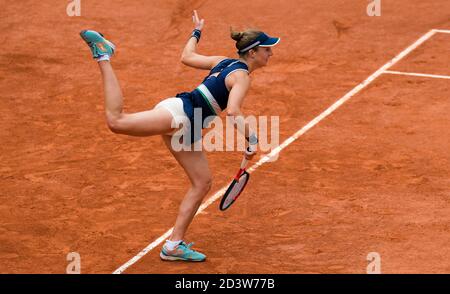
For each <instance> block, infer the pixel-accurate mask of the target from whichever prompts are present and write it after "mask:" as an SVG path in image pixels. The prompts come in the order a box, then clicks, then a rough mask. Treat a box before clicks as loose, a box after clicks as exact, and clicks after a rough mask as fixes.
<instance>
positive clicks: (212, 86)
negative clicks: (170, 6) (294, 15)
mask: <svg viewBox="0 0 450 294" xmlns="http://www.w3.org/2000/svg"><path fill="white" fill-rule="evenodd" d="M193 22H194V25H195V29H194V31H193V32H192V34H191V36H190V38H189V40H188V42H187V44H186V46H185V48H184V50H183V53H182V57H181V62H182V63H183V64H185V65H187V66H190V67H193V68H197V69H203V70H209V71H210V73H209V74H208V76H207V77H206V78H205V80H204V81H203V82H202V83H201V84H200V86H198V87H197V88H196V89H195V90H193V91H192V92H185V93H180V94H177V95H176V97H173V98H168V99H165V100H163V101H161V102H160V103H158V104H157V105H156V106H155V108H154V109H152V110H148V111H143V112H138V113H124V112H123V97H122V91H121V89H120V86H119V82H118V80H117V78H116V76H115V74H114V71H113V68H112V66H111V63H110V58H111V57H112V56H113V55H114V51H115V50H116V47H115V46H114V44H113V43H111V42H110V41H108V40H106V39H105V38H104V36H103V35H102V34H100V33H98V32H96V31H90V30H85V31H82V32H81V33H80V35H81V37H82V38H83V39H84V40H85V41H86V43H87V44H88V45H89V47H90V49H91V51H92V54H93V57H94V59H95V60H96V61H98V64H99V67H100V71H101V74H102V78H103V87H104V95H105V111H106V121H107V124H108V127H109V128H110V129H111V131H112V132H114V133H117V134H124V135H129V136H142V137H144V136H154V135H162V138H163V140H164V143H165V144H166V146H167V148H168V149H169V150H170V152H171V153H172V154H173V156H174V157H175V158H176V160H177V161H178V163H179V164H180V165H181V167H183V169H184V170H185V172H186V174H187V176H188V177H189V180H190V182H191V187H190V189H189V190H188V192H187V194H186V195H185V197H184V199H183V201H182V202H181V205H180V208H179V214H178V216H177V219H176V222H175V226H174V230H173V233H172V235H171V236H170V237H169V239H168V240H167V241H166V243H165V244H164V246H163V247H162V250H161V253H160V257H161V259H163V260H184V261H204V260H205V259H206V256H205V255H204V254H202V253H200V252H198V251H195V250H193V249H192V245H193V243H191V244H187V243H186V242H185V241H184V236H185V233H186V231H187V228H188V226H189V224H190V223H191V221H192V219H193V217H194V215H195V213H196V212H197V210H198V208H199V207H200V204H201V202H202V200H203V198H204V197H205V196H206V194H207V193H208V191H209V190H210V189H211V181H212V177H211V172H210V170H209V167H208V162H207V159H206V156H205V154H204V151H186V150H181V151H175V150H174V148H173V145H172V144H171V143H172V139H173V138H172V137H173V136H176V134H179V133H180V130H185V131H184V132H182V136H181V137H180V141H181V142H182V143H183V144H193V143H194V142H196V141H198V140H200V139H201V132H200V136H198V135H195V133H196V132H194V131H193V129H194V127H193V126H194V125H195V121H194V118H195V116H194V109H196V108H197V109H200V110H201V111H202V112H201V120H202V121H201V122H200V125H201V126H203V125H204V124H203V123H204V121H205V120H206V119H208V118H209V117H212V116H216V115H219V114H220V113H222V112H223V111H225V110H226V115H227V116H232V117H234V118H235V120H236V121H237V126H236V127H237V128H238V129H239V130H244V132H245V136H246V138H247V141H248V142H247V143H246V144H247V147H246V148H247V149H246V150H247V151H246V157H247V159H249V160H250V159H251V158H252V157H253V156H254V154H255V150H256V148H255V146H256V144H257V137H256V134H255V133H254V132H252V131H251V130H250V128H249V126H248V124H247V123H246V122H245V120H244V114H243V113H242V111H241V105H242V103H243V100H244V98H245V96H246V93H247V91H248V89H249V87H250V77H249V74H250V73H251V72H253V71H255V70H256V69H258V68H261V67H263V66H265V65H266V64H267V62H268V60H269V58H270V57H271V56H272V49H271V47H272V46H274V45H276V44H277V43H278V42H279V41H280V39H279V38H271V37H269V36H267V35H266V34H265V33H263V32H260V31H256V30H246V31H244V32H231V37H232V39H233V40H235V41H236V48H237V49H238V50H239V51H238V54H239V58H238V59H231V58H228V57H225V56H204V55H200V54H198V53H197V52H196V51H197V50H196V49H197V44H198V42H199V41H200V37H201V32H202V29H203V26H204V20H203V19H202V20H200V19H199V17H198V15H197V12H196V11H194V14H193ZM197 124H198V122H197ZM181 126H182V127H181ZM185 126H190V129H186V128H185V129H183V128H184V127H185Z"/></svg>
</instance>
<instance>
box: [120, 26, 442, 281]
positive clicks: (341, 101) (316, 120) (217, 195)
mask: <svg viewBox="0 0 450 294" xmlns="http://www.w3.org/2000/svg"><path fill="white" fill-rule="evenodd" d="M435 33H436V31H435V30H431V31H429V32H428V33H426V34H425V35H423V36H422V37H420V38H419V39H418V40H417V41H416V42H414V44H412V45H411V46H409V47H408V48H406V49H405V50H403V51H402V52H401V53H400V54H398V55H397V56H396V57H394V58H393V59H392V60H391V61H389V62H388V63H386V64H385V65H383V66H382V67H381V68H380V69H379V70H377V71H376V72H375V73H373V74H372V75H371V76H370V77H368V78H367V79H366V80H365V81H364V82H362V83H360V84H359V85H357V86H356V87H355V88H353V89H352V90H351V91H350V92H348V93H347V94H345V95H344V96H343V97H342V98H340V99H339V100H337V101H336V102H335V103H334V104H333V105H331V106H330V107H329V108H327V109H326V110H325V111H324V112H322V113H321V114H320V115H319V116H317V117H316V118H314V119H313V120H312V121H310V122H309V123H308V124H307V125H305V126H304V127H303V128H301V129H300V130H298V131H297V132H296V133H295V134H294V135H292V136H291V137H289V138H288V139H287V140H285V141H284V142H283V143H282V144H281V145H279V146H278V147H277V148H275V149H274V150H272V152H270V153H269V154H267V155H266V156H264V157H263V158H261V159H260V160H259V161H258V162H257V163H255V164H254V165H253V166H252V167H250V168H249V169H248V172H249V173H251V172H253V171H254V170H256V169H257V168H258V167H259V166H261V165H263V164H264V163H266V162H267V161H270V159H271V158H273V157H275V156H277V155H278V153H280V152H281V150H283V149H284V148H286V147H287V146H288V145H290V144H291V143H292V142H294V141H295V140H297V139H298V138H299V137H300V136H302V135H303V134H304V133H306V132H307V131H308V130H309V129H311V128H312V127H313V126H315V125H316V124H318V123H319V122H320V121H321V120H323V119H324V118H326V117H327V116H328V115H330V114H331V113H332V112H333V111H335V110H336V109H338V108H339V107H340V106H341V105H342V104H344V103H345V102H346V101H347V100H349V99H350V98H351V97H353V96H354V95H355V94H357V93H358V92H359V91H361V90H362V89H364V88H365V87H367V85H369V84H370V83H371V82H373V81H374V80H375V79H376V78H378V77H379V76H380V75H382V74H383V73H384V71H386V70H387V69H388V68H390V67H391V66H393V65H394V64H396V63H397V62H398V61H400V60H401V59H402V58H403V57H405V56H406V55H408V54H409V53H410V52H411V51H413V50H414V49H416V48H417V47H418V46H420V45H421V44H422V43H423V42H425V41H426V40H428V39H429V38H431V37H432V36H433V35H434V34H435ZM227 186H228V185H227ZM227 186H225V187H223V188H222V189H220V190H219V191H217V192H216V193H215V194H214V195H213V196H211V197H210V198H208V199H207V200H206V201H205V202H204V203H203V204H202V205H201V206H200V208H199V210H198V211H197V214H199V213H201V212H202V211H203V210H205V209H206V208H207V207H208V206H210V205H211V204H212V203H213V202H215V201H216V200H217V199H219V198H220V197H221V196H222V195H223V193H224V192H225V190H226V188H227ZM172 230H173V227H172V228H170V229H169V230H168V231H167V232H165V233H164V234H163V235H162V236H161V237H159V238H158V239H156V240H155V241H153V242H152V243H151V244H149V245H148V246H147V247H145V248H144V249H143V250H142V251H141V252H139V253H138V254H137V255H136V256H135V257H133V258H132V259H130V260H129V261H128V262H126V263H125V264H123V265H122V266H121V267H119V268H118V269H117V270H115V271H114V272H113V274H121V273H123V272H124V271H125V270H126V269H127V268H128V267H130V266H131V265H133V264H134V263H136V262H137V261H138V260H139V259H141V258H142V257H143V256H144V255H146V254H147V253H148V252H149V251H151V250H152V249H153V248H155V247H156V246H158V245H159V244H161V243H162V242H163V241H164V240H165V239H166V238H168V237H169V236H170V234H171V233H172Z"/></svg>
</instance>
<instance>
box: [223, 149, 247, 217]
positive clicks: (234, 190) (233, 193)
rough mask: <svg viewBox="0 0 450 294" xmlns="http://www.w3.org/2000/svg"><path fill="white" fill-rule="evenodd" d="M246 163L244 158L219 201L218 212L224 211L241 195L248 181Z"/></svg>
mask: <svg viewBox="0 0 450 294" xmlns="http://www.w3.org/2000/svg"><path fill="white" fill-rule="evenodd" d="M247 163H248V160H247V159H246V158H245V156H244V159H243V160H242V163H241V168H240V169H239V172H238V173H237V174H236V176H235V177H234V179H233V182H231V184H230V186H229V187H228V189H227V191H226V192H225V194H224V195H223V197H222V200H221V201H220V206H219V208H220V210H222V211H224V210H226V209H227V208H229V207H230V206H231V205H232V204H233V203H234V201H236V199H237V198H238V197H239V196H240V195H241V193H242V191H244V188H245V186H246V185H247V182H248V179H249V178H250V174H249V173H248V172H247V171H246V170H245V168H246V166H247Z"/></svg>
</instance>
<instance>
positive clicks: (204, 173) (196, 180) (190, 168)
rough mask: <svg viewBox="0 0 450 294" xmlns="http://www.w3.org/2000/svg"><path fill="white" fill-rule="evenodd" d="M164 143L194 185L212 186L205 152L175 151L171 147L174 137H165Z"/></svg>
mask: <svg viewBox="0 0 450 294" xmlns="http://www.w3.org/2000/svg"><path fill="white" fill-rule="evenodd" d="M162 137H163V140H164V143H165V144H166V146H167V148H169V150H170V152H171V153H172V154H173V156H174V157H175V159H176V160H177V161H178V163H179V164H180V165H181V167H183V169H184V170H185V171H186V174H187V175H188V177H189V179H190V181H191V183H192V184H194V185H202V186H205V185H206V186H210V185H211V182H212V175H211V171H210V169H209V165H208V160H207V158H206V154H205V152H204V151H185V150H181V151H174V150H173V148H172V145H171V140H172V137H171V136H168V135H163V136H162Z"/></svg>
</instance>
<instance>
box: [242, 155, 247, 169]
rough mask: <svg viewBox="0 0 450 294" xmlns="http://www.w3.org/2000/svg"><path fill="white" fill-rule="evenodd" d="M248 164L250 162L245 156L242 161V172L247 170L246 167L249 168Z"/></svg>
mask: <svg viewBox="0 0 450 294" xmlns="http://www.w3.org/2000/svg"><path fill="white" fill-rule="evenodd" d="M247 163H248V160H247V158H245V156H244V159H242V163H241V169H242V170H244V169H245V167H246V166H247Z"/></svg>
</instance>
